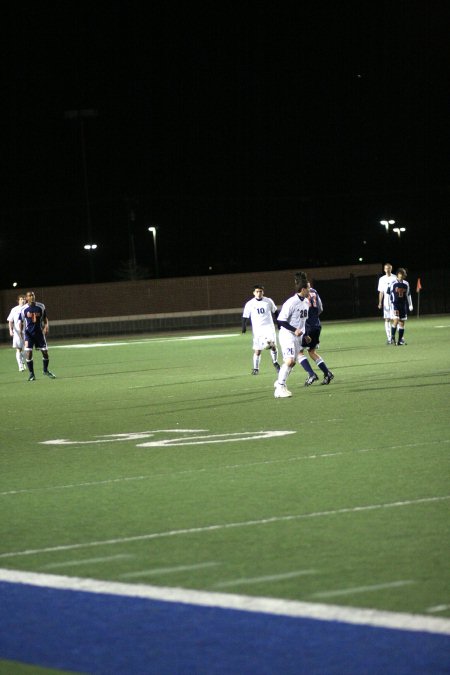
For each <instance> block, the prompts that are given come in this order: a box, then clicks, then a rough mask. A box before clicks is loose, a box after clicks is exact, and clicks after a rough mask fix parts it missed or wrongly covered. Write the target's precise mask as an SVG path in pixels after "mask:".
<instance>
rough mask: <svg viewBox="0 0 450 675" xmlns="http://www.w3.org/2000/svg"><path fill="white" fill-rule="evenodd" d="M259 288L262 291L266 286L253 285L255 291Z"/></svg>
mask: <svg viewBox="0 0 450 675" xmlns="http://www.w3.org/2000/svg"><path fill="white" fill-rule="evenodd" d="M257 288H260V289H261V290H262V291H263V290H264V286H263V285H262V284H256V286H253V290H254V291H256V289H257Z"/></svg>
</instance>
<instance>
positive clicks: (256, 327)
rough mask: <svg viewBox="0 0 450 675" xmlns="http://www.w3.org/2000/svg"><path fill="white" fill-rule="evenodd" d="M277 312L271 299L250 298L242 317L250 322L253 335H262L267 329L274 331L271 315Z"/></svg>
mask: <svg viewBox="0 0 450 675" xmlns="http://www.w3.org/2000/svg"><path fill="white" fill-rule="evenodd" d="M276 311H277V306H276V305H275V303H274V301H273V300H272V299H271V298H265V297H263V298H261V300H257V299H256V298H252V299H251V300H249V301H248V302H247V303H246V304H245V307H244V311H243V313H242V316H243V318H244V319H250V321H251V322H252V331H253V333H257V334H260V333H264V332H265V331H267V329H270V330H274V328H275V326H274V323H273V318H272V314H273V313H274V312H276Z"/></svg>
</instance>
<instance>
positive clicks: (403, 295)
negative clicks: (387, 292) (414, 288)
mask: <svg viewBox="0 0 450 675" xmlns="http://www.w3.org/2000/svg"><path fill="white" fill-rule="evenodd" d="M391 301H392V304H393V305H394V309H403V308H404V307H408V306H409V305H411V294H410V290H409V283H408V282H407V281H405V280H404V279H403V280H402V281H399V280H398V279H397V281H396V282H395V283H393V284H392V285H391Z"/></svg>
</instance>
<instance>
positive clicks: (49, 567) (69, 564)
mask: <svg viewBox="0 0 450 675" xmlns="http://www.w3.org/2000/svg"><path fill="white" fill-rule="evenodd" d="M134 557H135V556H134V555H130V554H128V553H122V554H119V555H109V556H104V557H103V558H83V559H78V560H66V561H64V562H56V563H49V564H48V565H43V566H42V567H41V569H43V570H52V569H58V568H60V567H77V566H79V565H96V564H97V563H103V562H111V561H112V560H130V559H131V558H134Z"/></svg>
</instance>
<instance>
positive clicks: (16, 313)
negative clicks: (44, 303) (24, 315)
mask: <svg viewBox="0 0 450 675" xmlns="http://www.w3.org/2000/svg"><path fill="white" fill-rule="evenodd" d="M21 311H22V305H17V306H16V307H13V308H12V310H11V311H10V313H9V315H8V318H7V319H6V320H7V321H8V323H9V322H10V321H12V322H13V325H14V327H13V342H12V346H13V347H14V348H15V349H23V331H22V333H21V332H20V325H19V317H20V313H21Z"/></svg>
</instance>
